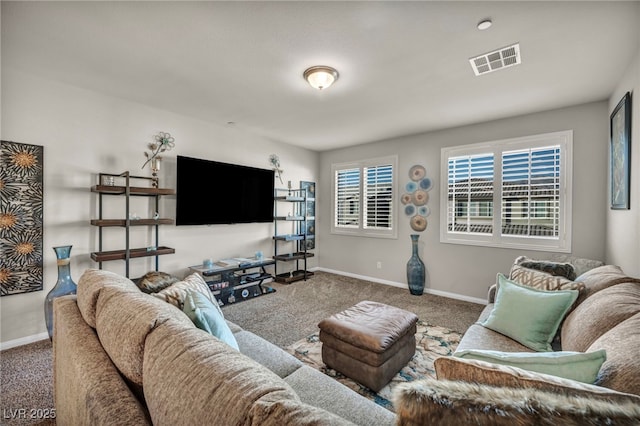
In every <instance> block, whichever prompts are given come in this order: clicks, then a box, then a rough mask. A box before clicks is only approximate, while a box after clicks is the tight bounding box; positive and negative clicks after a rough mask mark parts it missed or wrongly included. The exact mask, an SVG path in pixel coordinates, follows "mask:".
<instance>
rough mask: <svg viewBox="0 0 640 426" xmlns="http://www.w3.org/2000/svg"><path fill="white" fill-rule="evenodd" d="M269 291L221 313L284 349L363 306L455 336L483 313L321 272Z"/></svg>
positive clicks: (467, 306) (465, 305)
mask: <svg viewBox="0 0 640 426" xmlns="http://www.w3.org/2000/svg"><path fill="white" fill-rule="evenodd" d="M269 285H271V286H272V287H273V288H275V289H276V292H275V293H271V294H267V295H265V296H261V297H258V298H255V299H250V300H247V301H244V302H241V303H237V304H233V305H228V306H224V307H223V308H222V312H223V313H224V315H225V317H226V318H227V319H229V320H230V321H233V322H235V323H236V324H238V325H240V326H241V327H242V328H244V329H246V330H249V331H253V332H254V333H256V334H257V335H259V336H262V337H264V338H265V339H267V340H269V341H270V342H273V343H275V344H276V345H278V346H280V347H283V348H284V347H287V346H289V345H291V344H292V343H294V342H296V341H298V340H300V339H302V338H303V337H306V336H308V335H310V334H312V333H314V332H315V331H317V329H318V328H317V324H318V323H319V322H320V321H321V320H322V319H323V318H326V317H327V316H329V315H331V314H333V313H336V312H340V311H342V310H344V309H346V308H348V307H350V306H353V305H355V304H356V303H358V302H360V301H362V300H372V301H374V302H382V303H386V304H387V305H392V306H397V307H399V308H402V309H406V310H408V311H411V312H414V313H415V314H416V315H418V318H420V319H421V320H423V321H426V322H428V323H429V324H432V325H439V326H442V327H446V328H449V329H451V330H455V331H457V332H459V333H464V332H465V331H466V330H467V328H469V326H471V324H473V323H474V322H476V320H477V319H478V316H479V315H480V312H481V311H482V309H484V305H479V304H476V303H470V302H464V301H460V300H454V299H449V298H446V297H440V296H433V295H429V294H423V295H422V296H413V295H411V294H410V293H409V290H407V289H402V288H397V287H391V286H388V285H384V284H378V283H373V282H370V281H363V280H359V279H355V278H349V277H345V276H341V275H334V274H329V273H326V272H318V273H316V274H315V275H314V276H313V277H312V278H311V279H309V280H307V281H298V282H296V283H293V284H279V283H270V284H269Z"/></svg>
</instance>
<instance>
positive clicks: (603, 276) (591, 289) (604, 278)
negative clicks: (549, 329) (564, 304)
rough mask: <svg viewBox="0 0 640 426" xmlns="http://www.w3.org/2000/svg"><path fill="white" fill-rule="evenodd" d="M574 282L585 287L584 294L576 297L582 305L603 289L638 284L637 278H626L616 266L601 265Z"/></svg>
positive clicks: (639, 280)
mask: <svg viewBox="0 0 640 426" xmlns="http://www.w3.org/2000/svg"><path fill="white" fill-rule="evenodd" d="M576 280H577V281H581V282H582V283H584V285H585V290H584V292H583V293H582V294H580V296H579V297H578V303H582V302H583V301H584V300H585V299H586V298H588V297H590V296H591V295H593V294H595V293H597V292H599V291H600V290H604V289H605V288H609V287H611V286H614V285H617V284H621V283H626V282H640V279H639V278H632V277H628V276H627V275H626V274H625V273H624V272H623V271H622V269H620V267H619V266H616V265H603V266H600V267H597V268H594V269H590V270H589V271H587V272H585V273H584V274H582V275H580V276H579V277H578V278H576Z"/></svg>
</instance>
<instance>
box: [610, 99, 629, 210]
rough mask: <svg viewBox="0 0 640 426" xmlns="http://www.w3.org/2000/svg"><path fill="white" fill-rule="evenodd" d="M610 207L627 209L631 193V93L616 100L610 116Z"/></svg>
mask: <svg viewBox="0 0 640 426" xmlns="http://www.w3.org/2000/svg"><path fill="white" fill-rule="evenodd" d="M610 131H611V154H610V156H611V208H612V209H629V203H630V194H631V190H630V189H631V188H630V185H631V182H630V176H629V175H630V172H631V166H630V161H631V93H629V92H627V93H626V94H625V95H624V97H623V98H622V99H621V100H620V102H618V105H616V107H615V109H614V110H613V112H612V113H611V117H610Z"/></svg>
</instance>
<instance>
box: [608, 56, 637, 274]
mask: <svg viewBox="0 0 640 426" xmlns="http://www.w3.org/2000/svg"><path fill="white" fill-rule="evenodd" d="M626 92H632V105H631V111H632V114H633V116H632V118H631V124H632V127H631V208H630V209H629V210H609V209H607V248H606V259H607V262H609V263H612V264H615V265H620V266H621V267H622V269H623V270H624V271H625V272H626V273H627V274H629V275H631V276H634V277H640V49H639V50H638V54H637V55H636V56H635V58H634V59H633V60H632V61H631V63H630V64H629V67H628V68H627V69H626V71H625V73H624V75H623V77H622V78H621V79H620V84H618V86H617V87H616V90H615V91H614V92H613V94H612V95H611V98H609V114H610V113H611V112H613V110H614V108H615V107H616V105H617V104H618V102H620V99H622V97H623V96H624V94H625V93H626ZM608 200H609V198H607V202H608Z"/></svg>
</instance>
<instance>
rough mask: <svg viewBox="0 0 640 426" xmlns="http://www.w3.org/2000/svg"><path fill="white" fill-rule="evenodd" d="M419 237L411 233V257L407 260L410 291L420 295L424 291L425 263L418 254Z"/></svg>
mask: <svg viewBox="0 0 640 426" xmlns="http://www.w3.org/2000/svg"><path fill="white" fill-rule="evenodd" d="M418 238H420V235H418V234H411V250H412V254H411V258H410V259H409V261H408V262H407V283H408V284H409V292H410V293H411V294H413V295H416V296H420V295H421V294H422V293H424V277H425V270H424V263H423V262H422V259H420V256H419V255H418Z"/></svg>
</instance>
